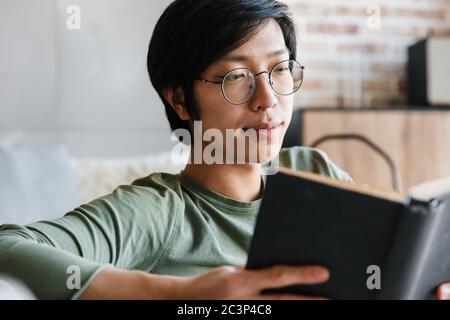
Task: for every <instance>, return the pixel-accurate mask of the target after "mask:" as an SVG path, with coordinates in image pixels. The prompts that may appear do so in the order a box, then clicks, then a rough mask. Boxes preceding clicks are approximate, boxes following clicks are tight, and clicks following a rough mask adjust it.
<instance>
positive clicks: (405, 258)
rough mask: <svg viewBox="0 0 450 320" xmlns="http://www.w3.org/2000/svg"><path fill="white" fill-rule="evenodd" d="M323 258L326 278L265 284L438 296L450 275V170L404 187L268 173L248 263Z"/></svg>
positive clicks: (338, 294)
mask: <svg viewBox="0 0 450 320" xmlns="http://www.w3.org/2000/svg"><path fill="white" fill-rule="evenodd" d="M280 264H282V265H311V264H314V265H316V264H317V265H322V266H325V267H328V268H329V269H330V271H331V277H330V279H329V281H328V282H326V283H324V284H319V285H298V286H291V287H286V288H281V289H271V290H268V291H270V292H271V293H274V292H288V293H301V294H308V295H310V294H313V295H314V294H319V295H322V296H326V297H329V298H334V299H433V298H435V292H436V289H437V286H438V285H439V284H441V283H444V282H450V178H446V179H439V180H435V181H431V182H427V183H424V184H421V185H419V186H417V187H414V188H412V189H411V190H410V192H409V193H408V194H405V195H402V194H400V193H396V192H394V191H389V190H388V191H386V190H380V189H375V188H370V187H366V186H361V185H357V184H352V183H346V182H342V181H338V180H335V179H331V178H327V177H321V176H319V175H315V174H311V173H305V172H301V171H294V170H291V169H285V168H282V169H280V172H279V173H278V174H276V175H273V176H269V177H268V178H267V182H266V185H265V191H264V197H263V200H262V204H261V208H260V212H259V215H258V218H257V221H256V226H255V232H254V236H253V239H252V244H251V248H250V252H249V256H248V261H247V268H250V269H258V268H263V267H268V266H273V265H280Z"/></svg>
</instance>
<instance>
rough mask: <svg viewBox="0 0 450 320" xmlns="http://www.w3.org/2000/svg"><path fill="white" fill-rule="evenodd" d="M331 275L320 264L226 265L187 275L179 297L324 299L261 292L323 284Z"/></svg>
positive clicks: (321, 298)
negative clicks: (197, 274)
mask: <svg viewBox="0 0 450 320" xmlns="http://www.w3.org/2000/svg"><path fill="white" fill-rule="evenodd" d="M328 278H329V272H328V270H327V269H325V268H322V267H318V266H302V267H288V266H276V267H271V268H267V269H261V270H246V269H245V268H244V266H224V267H219V268H216V269H213V270H211V271H209V272H207V273H205V274H202V275H199V276H196V277H192V278H186V279H185V280H184V281H183V282H184V283H182V285H181V286H180V287H179V289H181V291H178V294H179V295H178V296H176V297H174V298H175V299H189V300H190V299H233V300H242V299H245V300H259V299H261V300H265V299H294V300H305V299H307V300H311V299H319V300H323V299H325V298H324V297H311V296H300V295H292V294H290V295H288V294H273V295H261V290H263V289H271V288H280V287H285V286H289V285H295V284H319V283H323V282H326V281H327V280H328Z"/></svg>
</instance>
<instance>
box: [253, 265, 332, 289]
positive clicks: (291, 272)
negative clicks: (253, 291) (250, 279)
mask: <svg viewBox="0 0 450 320" xmlns="http://www.w3.org/2000/svg"><path fill="white" fill-rule="evenodd" d="M252 272H253V273H254V280H255V281H256V283H255V286H256V287H257V288H259V289H266V288H277V287H284V286H289V285H294V284H318V283H323V282H325V281H327V280H328V279H329V277H330V273H329V271H328V270H327V269H326V268H323V267H320V266H302V267H291V266H275V267H271V268H267V269H263V270H259V271H252Z"/></svg>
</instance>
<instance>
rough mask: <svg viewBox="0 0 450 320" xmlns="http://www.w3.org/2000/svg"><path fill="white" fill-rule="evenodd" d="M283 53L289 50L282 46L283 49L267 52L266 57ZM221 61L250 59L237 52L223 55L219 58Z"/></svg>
mask: <svg viewBox="0 0 450 320" xmlns="http://www.w3.org/2000/svg"><path fill="white" fill-rule="evenodd" d="M285 53H289V50H288V49H287V48H283V49H278V50H275V51H272V52H270V53H268V54H267V57H268V58H274V57H278V56H281V55H283V54H285ZM220 60H221V61H224V62H228V61H229V62H243V61H248V60H250V57H249V56H246V55H242V54H237V55H227V56H225V57H223V58H222V59H220Z"/></svg>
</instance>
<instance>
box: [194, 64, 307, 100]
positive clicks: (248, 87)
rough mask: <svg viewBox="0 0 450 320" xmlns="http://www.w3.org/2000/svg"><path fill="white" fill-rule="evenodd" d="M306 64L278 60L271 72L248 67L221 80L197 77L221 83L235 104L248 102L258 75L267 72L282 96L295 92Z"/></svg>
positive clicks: (301, 80) (205, 80) (275, 88)
mask: <svg viewBox="0 0 450 320" xmlns="http://www.w3.org/2000/svg"><path fill="white" fill-rule="evenodd" d="M304 69H305V67H304V66H302V65H300V63H298V62H297V61H295V60H284V61H281V62H278V63H277V64H276V65H275V66H274V67H273V68H272V70H271V71H270V72H268V71H261V72H259V73H257V74H255V73H253V72H252V71H251V70H249V69H247V68H237V69H233V70H231V71H228V72H227V73H226V74H225V75H224V76H222V77H221V78H222V79H221V80H220V81H212V80H207V79H203V78H195V80H199V81H202V82H210V83H214V84H220V85H221V87H222V94H223V96H224V97H225V99H226V100H227V101H228V102H229V103H231V104H234V105H240V104H244V103H246V102H248V101H249V100H250V99H251V98H252V97H253V95H254V94H255V91H256V77H257V76H259V75H261V74H263V73H267V74H268V75H269V83H270V86H271V87H272V89H273V91H275V92H276V93H277V94H279V95H282V96H288V95H291V94H293V93H295V92H296V91H297V90H298V89H299V88H300V86H301V85H302V82H303V70H304Z"/></svg>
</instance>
